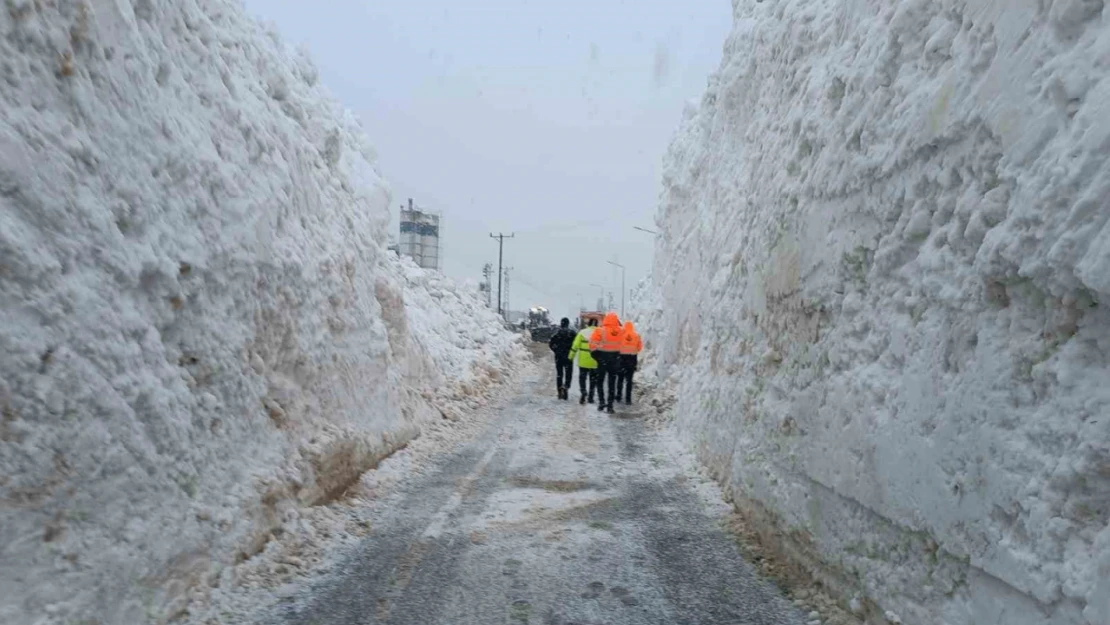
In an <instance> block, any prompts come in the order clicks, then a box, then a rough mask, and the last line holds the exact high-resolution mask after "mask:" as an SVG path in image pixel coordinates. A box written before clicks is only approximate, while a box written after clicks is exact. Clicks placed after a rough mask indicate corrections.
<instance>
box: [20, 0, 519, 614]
mask: <svg viewBox="0 0 1110 625" xmlns="http://www.w3.org/2000/svg"><path fill="white" fill-rule="evenodd" d="M0 109H2V110H3V115H2V117H0V622H3V623H6V624H12V625H20V624H24V623H32V622H33V623H44V624H45V623H78V622H80V623H103V624H124V623H126V624H135V623H147V622H151V623H160V622H166V621H169V620H171V619H173V618H174V617H176V616H179V615H181V613H182V609H183V606H185V605H186V602H187V601H188V600H189V596H190V595H193V596H195V593H198V592H204V589H205V588H208V587H210V586H213V585H216V584H217V583H220V581H221V576H226V575H227V574H229V570H230V569H231V568H233V567H231V566H229V565H231V564H234V563H235V562H238V561H242V560H245V559H249V558H251V557H252V555H253V554H255V553H258V552H259V551H260V550H262V549H263V548H264V546H265V545H266V543H267V541H269V540H270V538H271V537H272V536H273V535H274V534H275V533H277V532H280V531H281V527H282V524H283V523H289V522H295V521H296V518H297V515H298V510H303V509H305V507H306V506H313V505H317V504H322V503H326V502H328V501H330V500H332V499H334V498H336V497H339V496H341V495H342V493H343V491H344V490H345V489H346V488H347V487H348V486H349V485H350V484H352V483H353V482H354V481H355V480H357V479H358V477H359V475H360V474H361V473H362V472H364V471H365V470H366V469H368V468H371V467H373V466H374V465H375V464H376V463H377V462H378V461H379V460H380V459H381V458H382V457H384V456H385V455H387V454H389V453H391V451H393V450H394V449H396V448H397V447H398V446H400V445H403V444H404V443H405V442H406V441H408V440H410V439H411V438H412V437H413V436H415V435H416V434H417V433H418V432H419V429H420V427H421V425H422V424H424V423H429V422H431V420H435V419H442V418H444V417H447V418H458V417H460V416H462V415H463V414H464V411H465V410H468V409H471V408H474V407H476V406H477V404H478V403H480V402H481V401H482V399H483V397H484V396H487V395H488V394H489V392H490V390H491V385H493V384H494V383H496V382H497V381H498V380H500V379H502V378H503V377H504V376H506V375H508V372H509V371H510V370H511V369H512V368H513V367H514V365H516V364H518V363H519V362H520V359H521V358H523V357H524V350H523V347H522V346H521V345H520V342H519V340H518V339H517V338H514V337H513V336H511V335H509V334H508V333H506V332H503V331H502V330H501V329H500V324H499V323H498V321H497V319H496V316H495V315H494V314H493V313H490V312H489V311H488V310H486V309H485V308H484V307H483V306H482V305H481V304H480V303H479V302H478V301H477V299H476V298H474V297H472V296H471V295H469V294H462V293H460V292H457V291H456V289H455V287H454V286H453V285H452V284H451V283H450V282H449V281H447V280H445V279H443V278H442V277H439V276H437V275H435V274H429V273H426V272H424V271H422V270H420V269H417V268H416V267H415V266H414V265H411V263H408V264H406V263H405V262H404V261H401V260H399V259H397V258H396V257H392V256H390V255H388V252H386V251H385V240H386V233H385V228H386V225H387V223H388V218H387V207H388V205H389V191H388V188H387V187H386V186H385V185H384V183H383V182H382V181H381V180H380V178H379V176H378V174H377V173H376V171H375V166H374V162H375V156H374V153H373V151H372V150H371V148H370V147H369V146H368V145H367V143H366V140H365V139H364V137H363V135H362V133H361V131H360V129H359V127H358V125H357V123H356V122H355V121H354V120H353V119H352V118H351V117H350V116H349V115H348V114H347V113H346V112H345V111H344V110H343V109H341V108H340V107H339V106H337V105H336V104H335V103H334V102H333V101H331V100H330V99H329V98H328V97H327V96H326V94H324V93H323V91H322V89H321V87H320V86H319V85H318V84H317V74H316V71H315V69H314V68H313V66H312V64H311V63H310V62H309V61H308V60H307V59H306V58H305V57H304V56H303V55H302V54H298V53H294V52H291V51H288V50H287V49H286V48H285V46H283V45H282V44H281V43H280V42H279V41H278V39H277V38H276V37H275V36H273V35H272V34H267V33H264V32H263V31H262V29H260V28H259V27H258V26H257V25H256V24H255V23H254V22H253V21H251V20H249V19H247V18H246V17H245V16H244V14H243V11H242V8H241V7H240V6H239V3H238V2H234V1H231V0H186V1H182V2H170V1H156V0H133V1H130V2H129V1H126V0H112V1H108V0H88V1H74V2H32V1H30V0H8V1H7V3H6V4H5V5H4V7H3V8H2V9H0Z"/></svg>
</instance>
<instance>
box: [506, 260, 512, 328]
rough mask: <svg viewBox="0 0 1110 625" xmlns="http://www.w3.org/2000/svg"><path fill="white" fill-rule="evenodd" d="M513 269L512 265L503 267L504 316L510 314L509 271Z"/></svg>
mask: <svg viewBox="0 0 1110 625" xmlns="http://www.w3.org/2000/svg"><path fill="white" fill-rule="evenodd" d="M512 270H513V268H512V267H505V316H506V317H508V315H510V314H512V312H513V311H512V308H510V307H509V273H510V272H511V271H512Z"/></svg>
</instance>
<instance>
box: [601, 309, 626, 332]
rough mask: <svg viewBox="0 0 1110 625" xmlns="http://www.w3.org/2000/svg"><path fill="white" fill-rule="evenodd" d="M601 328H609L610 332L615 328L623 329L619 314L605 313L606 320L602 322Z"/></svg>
mask: <svg viewBox="0 0 1110 625" xmlns="http://www.w3.org/2000/svg"><path fill="white" fill-rule="evenodd" d="M601 327H603V328H608V329H610V330H612V329H614V328H615V329H617V330H619V329H620V327H621V320H620V317H618V316H617V313H615V312H611V313H605V319H603V320H602V321H601Z"/></svg>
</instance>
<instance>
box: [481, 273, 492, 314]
mask: <svg viewBox="0 0 1110 625" xmlns="http://www.w3.org/2000/svg"><path fill="white" fill-rule="evenodd" d="M482 277H483V278H485V280H486V281H485V282H484V283H483V284H484V285H485V287H486V308H492V307H493V299H491V296H492V295H493V289H492V288H490V286H491V284H490V282H491V280H490V278H491V277H493V265H491V264H489V263H486V264H484V265H482Z"/></svg>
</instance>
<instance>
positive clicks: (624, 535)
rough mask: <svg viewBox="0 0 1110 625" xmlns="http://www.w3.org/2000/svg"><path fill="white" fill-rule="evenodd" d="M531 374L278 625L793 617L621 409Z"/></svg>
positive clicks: (780, 624)
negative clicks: (565, 395)
mask: <svg viewBox="0 0 1110 625" xmlns="http://www.w3.org/2000/svg"><path fill="white" fill-rule="evenodd" d="M543 364H544V365H547V363H546V362H545V363H543ZM541 368H542V370H543V372H544V374H545V375H544V376H543V378H542V379H536V380H533V381H532V382H531V383H529V384H527V385H526V387H525V390H524V391H522V393H521V394H520V395H518V396H516V397H514V398H512V399H510V400H508V401H506V402H503V403H501V404H500V405H498V406H496V407H495V408H494V410H495V411H496V412H495V414H494V416H493V417H492V418H491V420H490V424H489V426H488V427H487V429H486V431H485V433H484V435H482V436H480V437H478V438H477V439H475V440H474V441H473V442H472V443H470V444H468V445H464V446H463V447H462V448H460V449H459V450H458V451H456V452H455V453H453V454H451V455H447V456H445V457H444V458H443V459H442V461H441V462H440V463H439V464H437V465H436V466H435V468H434V469H432V470H430V471H426V472H424V474H423V475H422V476H419V477H415V478H414V479H413V480H412V481H410V482H408V483H406V484H405V485H404V486H403V487H402V490H401V491H400V492H398V493H396V495H395V498H396V503H395V504H394V505H391V506H389V507H387V508H386V509H384V510H383V512H382V514H381V518H380V519H378V521H377V523H376V525H375V527H374V528H373V530H372V534H371V535H370V536H369V537H368V538H367V539H366V540H365V542H363V543H362V544H361V545H360V546H359V548H358V549H357V550H356V551H355V552H354V553H351V554H350V556H349V557H348V558H346V559H345V561H344V562H343V563H342V564H341V565H340V566H338V567H336V569H335V570H334V571H333V572H331V573H329V574H327V575H326V576H324V577H323V578H321V579H320V580H318V581H317V582H316V583H315V585H314V586H313V587H312V590H311V592H310V593H308V594H307V597H304V598H301V599H299V600H298V601H296V602H295V603H293V604H291V605H286V606H285V607H284V608H282V611H281V614H279V615H277V620H278V621H284V622H285V623H290V624H312V625H325V624H327V625H332V624H334V625H355V624H360V625H361V624H369V623H389V624H395V625H471V624H473V625H478V624H482V625H485V624H490V623H506V624H510V625H521V624H525V623H532V624H544V625H571V624H578V625H598V624H603V623H614V624H616V623H620V624H628V625H638V624H647V623H652V624H664V623H666V624H695V623H700V624H721V625H724V624H728V625H734V624H735V625H740V624H750V625H802V624H804V623H805V619H804V618H803V616H802V614H801V613H799V612H797V611H796V610H795V609H794V608H793V606H791V605H790V604H789V603H788V602H787V601H786V600H785V599H783V598H782V597H781V595H780V594H779V593H778V592H777V590H776V589H775V588H774V587H773V586H771V585H770V584H769V583H767V582H764V581H762V580H760V579H759V578H758V577H757V576H756V575H755V574H754V573H753V571H752V568H751V567H750V566H749V565H748V564H747V563H745V562H744V561H743V560H742V559H741V557H740V555H739V553H738V551H737V549H736V547H735V546H734V544H733V543H732V540H731V538H730V537H729V536H728V535H727V534H726V533H725V532H724V530H723V529H722V527H721V522H720V518H721V515H722V509H721V504H720V503H719V502H714V501H712V499H713V497H712V496H711V495H706V491H707V490H708V489H705V488H704V485H703V486H702V488H701V489H700V491H699V488H698V484H699V482H698V480H697V479H691V478H690V477H689V476H688V474H687V473H686V472H685V471H684V470H683V469H682V468H680V467H679V466H678V465H679V463H678V462H677V461H676V460H675V459H674V456H673V455H672V454H669V453H667V451H666V450H665V449H664V447H663V446H662V445H661V444H660V441H659V440H658V439H657V437H656V435H655V434H654V433H653V432H651V431H649V430H648V429H647V428H645V427H644V425H643V423H642V421H641V420H640V419H639V418H638V415H636V414H635V412H634V411H635V407H631V408H630V407H627V406H619V407H618V414H617V415H616V416H607V415H603V414H600V413H598V412H597V411H596V409H595V408H594V407H593V406H589V405H587V406H580V405H578V403H577V402H576V401H571V402H560V401H557V400H556V399H555V398H554V397H553V396H554V392H553V390H552V389H550V388H549V387H550V386H551V384H550V383H549V382H548V380H547V376H546V373H547V369H548V368H550V367H546V366H545V367H541ZM621 409H623V411H624V414H623V415H622V414H620V411H621ZM271 616H273V615H271ZM268 620H269V619H268ZM269 622H274V621H273V620H269Z"/></svg>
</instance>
